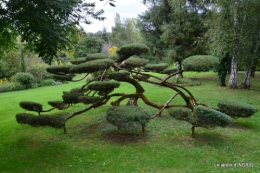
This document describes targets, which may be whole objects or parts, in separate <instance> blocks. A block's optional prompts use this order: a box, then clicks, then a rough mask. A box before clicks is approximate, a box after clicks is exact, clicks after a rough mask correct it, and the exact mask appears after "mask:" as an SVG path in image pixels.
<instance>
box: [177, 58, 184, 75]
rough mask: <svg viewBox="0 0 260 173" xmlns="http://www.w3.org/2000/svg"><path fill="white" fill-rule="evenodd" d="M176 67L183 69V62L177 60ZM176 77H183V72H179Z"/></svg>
mask: <svg viewBox="0 0 260 173" xmlns="http://www.w3.org/2000/svg"><path fill="white" fill-rule="evenodd" d="M176 68H177V71H181V70H182V66H181V62H180V61H176ZM176 77H177V78H178V77H181V78H183V75H182V72H181V73H179V74H177V75H176Z"/></svg>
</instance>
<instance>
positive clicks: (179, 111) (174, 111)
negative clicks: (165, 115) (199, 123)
mask: <svg viewBox="0 0 260 173" xmlns="http://www.w3.org/2000/svg"><path fill="white" fill-rule="evenodd" d="M168 112H169V114H170V116H171V117H173V118H176V119H178V120H188V119H191V115H192V111H191V109H188V108H184V107H172V108H169V109H168Z"/></svg>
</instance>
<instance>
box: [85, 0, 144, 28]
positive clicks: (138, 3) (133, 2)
mask: <svg viewBox="0 0 260 173" xmlns="http://www.w3.org/2000/svg"><path fill="white" fill-rule="evenodd" d="M106 2H107V1H106V0H104V1H102V2H100V1H99V0H96V10H99V9H104V11H105V12H104V14H103V16H104V17H106V20H105V21H96V20H93V19H92V22H93V23H92V24H91V25H82V26H83V28H84V30H85V31H86V32H93V33H95V32H97V31H99V30H102V29H103V26H104V27H106V28H107V31H109V32H111V28H112V26H114V23H115V22H114V19H115V16H116V13H118V14H119V15H120V17H121V19H122V18H136V17H137V16H138V14H141V13H142V12H145V10H146V9H147V8H146V6H145V5H143V4H142V0H116V2H115V3H114V4H115V5H116V7H112V6H110V5H109V4H108V3H107V4H106Z"/></svg>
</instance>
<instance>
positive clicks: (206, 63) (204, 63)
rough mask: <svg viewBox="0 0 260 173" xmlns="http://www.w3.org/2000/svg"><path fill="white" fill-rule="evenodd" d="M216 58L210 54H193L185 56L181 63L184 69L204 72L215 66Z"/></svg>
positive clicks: (216, 63) (217, 61)
mask: <svg viewBox="0 0 260 173" xmlns="http://www.w3.org/2000/svg"><path fill="white" fill-rule="evenodd" d="M218 63H219V60H218V58H216V57H214V56H211V55H195V56H190V57H188V58H186V59H185V60H184V61H183V63H182V65H183V70H184V71H196V72H205V71H210V70H213V69H214V68H216V66H217V65H218Z"/></svg>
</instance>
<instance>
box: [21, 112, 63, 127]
mask: <svg viewBox="0 0 260 173" xmlns="http://www.w3.org/2000/svg"><path fill="white" fill-rule="evenodd" d="M16 121H17V122H18V123H20V124H28V125H30V126H33V127H44V126H51V127H54V128H64V127H65V123H66V119H65V118H63V117H61V116H58V115H55V116H50V115H39V116H35V115H33V114H28V113H20V114H16Z"/></svg>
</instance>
